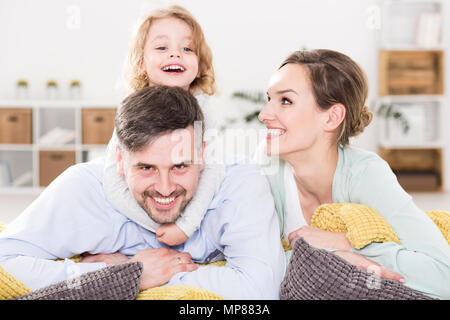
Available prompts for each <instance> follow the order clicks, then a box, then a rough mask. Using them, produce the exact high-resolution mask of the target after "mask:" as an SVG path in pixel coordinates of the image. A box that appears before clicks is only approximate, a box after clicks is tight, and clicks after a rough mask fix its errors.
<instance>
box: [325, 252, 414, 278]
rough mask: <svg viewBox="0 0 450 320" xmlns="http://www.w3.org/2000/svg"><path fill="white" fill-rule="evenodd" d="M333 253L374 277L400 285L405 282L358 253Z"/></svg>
mask: <svg viewBox="0 0 450 320" xmlns="http://www.w3.org/2000/svg"><path fill="white" fill-rule="evenodd" d="M333 253H334V254H335V255H337V256H339V257H341V258H342V259H344V260H345V261H347V262H348V263H350V264H352V265H354V266H355V267H357V268H358V269H361V270H364V271H368V272H371V273H375V274H376V275H378V276H380V277H383V278H386V279H390V280H394V281H398V282H401V283H405V282H406V280H405V278H404V277H403V276H402V275H400V274H398V273H395V272H393V271H391V270H388V269H386V268H385V267H383V266H381V265H380V264H378V263H376V262H374V261H372V260H369V259H367V258H366V257H364V256H362V255H360V254H358V253H355V252H350V251H341V250H338V251H335V252H333Z"/></svg>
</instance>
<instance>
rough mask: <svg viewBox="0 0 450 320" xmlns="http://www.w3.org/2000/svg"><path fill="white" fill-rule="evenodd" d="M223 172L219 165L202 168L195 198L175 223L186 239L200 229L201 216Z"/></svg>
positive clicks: (217, 187)
mask: <svg viewBox="0 0 450 320" xmlns="http://www.w3.org/2000/svg"><path fill="white" fill-rule="evenodd" d="M225 172H226V170H225V166H223V165H220V164H211V165H205V166H204V168H203V171H202V173H201V176H200V180H199V183H198V187H197V191H196V192H195V196H194V197H193V198H192V199H191V201H189V204H188V205H187V206H186V208H185V209H184V212H183V214H182V215H181V216H180V217H179V218H178V219H177V221H176V222H175V224H176V225H177V226H178V227H179V228H180V229H181V230H183V232H184V233H185V234H186V235H187V236H188V237H190V236H192V235H193V234H194V232H195V231H196V230H197V229H198V228H199V227H200V224H201V222H202V219H203V216H204V215H205V213H206V211H207V210H208V207H209V204H210V203H211V201H212V199H213V198H214V194H215V193H216V192H217V190H219V187H220V185H221V183H222V181H223V179H224V177H225Z"/></svg>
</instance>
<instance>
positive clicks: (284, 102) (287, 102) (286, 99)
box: [281, 97, 292, 105]
mask: <svg viewBox="0 0 450 320" xmlns="http://www.w3.org/2000/svg"><path fill="white" fill-rule="evenodd" d="M281 104H282V105H291V104H292V101H291V100H289V99H288V98H284V97H283V98H281Z"/></svg>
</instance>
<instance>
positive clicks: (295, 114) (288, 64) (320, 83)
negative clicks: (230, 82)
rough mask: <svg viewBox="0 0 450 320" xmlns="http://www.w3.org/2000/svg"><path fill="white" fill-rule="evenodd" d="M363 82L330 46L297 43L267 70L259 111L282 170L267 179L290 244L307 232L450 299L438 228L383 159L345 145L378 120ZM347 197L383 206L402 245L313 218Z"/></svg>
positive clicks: (312, 239)
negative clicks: (361, 239) (359, 242)
mask: <svg viewBox="0 0 450 320" xmlns="http://www.w3.org/2000/svg"><path fill="white" fill-rule="evenodd" d="M367 91H368V89H367V80H366V77H365V74H364V72H363V71H362V70H361V68H360V67H359V66H358V65H357V64H356V63H355V62H354V61H353V60H351V59H350V58H349V57H347V56H346V55H344V54H341V53H338V52H335V51H330V50H313V51H298V52H294V53H293V54H291V55H290V56H289V57H288V58H287V59H286V60H285V61H284V62H283V63H282V64H281V66H280V68H279V69H278V70H277V71H276V72H275V74H274V75H273V77H272V78H271V80H270V83H269V88H268V91H267V96H268V102H267V104H266V106H265V107H264V108H263V110H262V111H261V113H260V114H259V120H260V121H262V122H264V124H265V125H266V127H267V129H268V135H267V145H266V153H267V155H269V156H272V158H275V159H278V158H279V160H280V170H278V171H277V173H276V174H275V175H268V179H269V181H270V183H271V188H272V192H273V195H274V199H275V203H276V206H277V211H278V214H279V218H280V226H281V229H282V230H281V234H282V236H283V237H284V238H285V239H287V240H289V242H290V243H291V245H292V244H293V242H294V241H295V239H297V238H299V237H302V238H304V239H305V240H306V241H307V242H308V243H309V244H310V245H312V246H314V247H318V248H326V249H332V251H334V253H335V254H337V255H339V256H341V257H342V258H344V259H345V260H347V261H348V262H350V263H352V264H354V265H356V266H358V267H363V268H367V267H368V266H370V265H376V264H380V265H381V266H383V267H384V268H383V267H382V268H381V269H382V276H384V277H386V278H390V279H394V280H397V281H401V282H404V283H405V285H406V286H409V287H410V288H412V289H415V290H418V291H420V292H422V293H424V294H426V295H428V296H431V297H434V298H440V299H443V298H444V299H449V298H450V250H449V246H448V244H447V242H446V240H445V239H444V237H443V236H442V234H441V233H440V231H439V229H438V228H437V227H436V225H435V224H434V223H433V221H432V220H431V219H430V218H429V217H428V216H427V215H426V214H425V213H424V212H422V211H421V210H420V209H419V208H418V207H417V206H416V205H415V204H414V202H413V201H412V198H411V196H409V195H408V194H407V193H406V192H405V191H404V190H403V189H402V188H401V186H400V185H399V183H398V181H397V179H396V177H395V175H394V174H393V172H392V171H391V169H390V168H389V166H388V164H387V163H386V162H385V161H384V160H382V159H381V158H380V157H379V156H377V155H376V154H375V153H372V152H368V151H364V150H360V149H357V148H354V147H350V146H349V138H350V137H353V136H356V135H358V134H359V133H361V132H362V131H363V130H364V128H365V127H366V126H367V125H368V124H369V123H370V122H371V120H372V113H371V112H370V111H369V109H368V108H367V106H365V101H366V98H367ZM342 202H351V203H359V204H364V205H367V206H370V207H372V208H373V209H375V210H377V211H378V212H379V213H380V214H381V215H382V216H383V217H384V218H385V219H386V221H387V222H388V223H389V224H390V225H391V226H392V228H393V229H394V231H395V233H396V234H397V236H398V238H399V240H400V243H401V245H399V244H397V243H394V242H385V243H371V244H369V245H367V246H366V247H364V248H362V249H361V250H355V249H353V248H351V245H350V243H349V241H348V240H347V238H346V237H345V234H344V233H333V232H328V231H323V230H320V229H317V228H313V227H311V226H310V223H311V218H312V215H313V213H314V211H315V209H316V208H317V207H318V206H319V205H321V204H325V203H342ZM389 270H390V271H389Z"/></svg>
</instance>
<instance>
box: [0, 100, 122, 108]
mask: <svg viewBox="0 0 450 320" xmlns="http://www.w3.org/2000/svg"><path fill="white" fill-rule="evenodd" d="M119 105H120V101H112V100H111V101H98V100H33V99H22V100H18V99H11V100H0V107H11V108H14V107H20V108H23V107H30V108H31V107H33V108H80V107H86V108H111V107H116V106H119Z"/></svg>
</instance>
